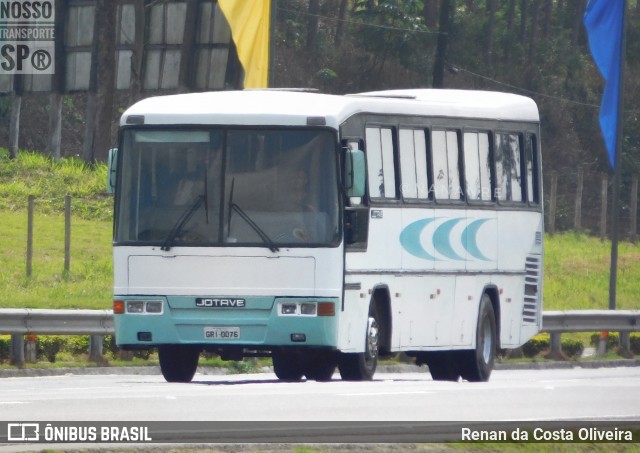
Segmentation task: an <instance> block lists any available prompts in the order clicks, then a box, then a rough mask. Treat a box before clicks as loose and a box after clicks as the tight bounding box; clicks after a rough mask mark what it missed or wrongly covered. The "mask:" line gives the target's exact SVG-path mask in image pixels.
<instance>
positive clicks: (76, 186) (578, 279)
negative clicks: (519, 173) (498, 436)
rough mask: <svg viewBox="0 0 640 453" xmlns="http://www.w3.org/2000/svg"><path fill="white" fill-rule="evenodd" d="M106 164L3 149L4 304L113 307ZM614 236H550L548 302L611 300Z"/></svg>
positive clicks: (636, 249) (627, 291)
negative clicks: (29, 267)
mask: <svg viewBox="0 0 640 453" xmlns="http://www.w3.org/2000/svg"><path fill="white" fill-rule="evenodd" d="M106 171H107V169H106V167H105V166H104V165H99V166H97V167H93V168H88V167H86V166H85V165H84V164H82V162H80V161H78V160H75V159H65V160H62V161H60V162H52V161H51V160H49V159H48V158H46V157H44V156H42V155H40V154H36V153H20V155H19V156H18V158H17V159H15V160H9V159H8V153H7V152H6V150H2V149H0V225H2V235H0V268H1V269H2V272H1V273H0V291H2V294H3V295H4V297H3V298H1V299H0V307H1V308H22V307H28V308H94V309H102V308H110V307H111V296H112V286H113V271H112V263H111V256H112V255H111V231H112V226H111V217H112V215H113V210H112V203H113V200H112V199H111V197H108V196H105V195H104V190H105V189H104V187H105V181H106ZM30 194H34V195H36V200H37V201H36V215H35V218H34V255H33V274H32V277H31V278H30V279H27V278H26V276H25V275H26V262H25V256H26V242H27V239H26V236H27V233H26V231H27V213H26V205H27V197H28V195H30ZM66 194H70V195H71V196H72V197H73V201H72V213H73V220H72V227H71V230H72V233H71V236H72V239H71V268H70V271H69V273H68V274H66V273H65V272H63V261H64V217H63V213H62V212H63V209H64V196H65V195H66ZM609 255H610V243H609V242H601V241H600V240H599V239H597V238H593V237H589V236H587V235H582V234H575V233H564V234H558V235H556V236H553V237H547V238H546V244H545V278H544V309H545V310H570V309H606V308H608V291H609V290H608V285H609ZM618 308H620V309H640V246H638V245H634V244H630V243H621V244H620V258H619V270H618Z"/></svg>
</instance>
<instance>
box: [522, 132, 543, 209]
mask: <svg viewBox="0 0 640 453" xmlns="http://www.w3.org/2000/svg"><path fill="white" fill-rule="evenodd" d="M537 139H538V137H536V136H535V135H531V134H527V136H526V140H525V148H524V151H525V156H526V159H527V199H528V200H529V203H533V204H538V203H540V191H539V189H538V169H539V167H538V142H537Z"/></svg>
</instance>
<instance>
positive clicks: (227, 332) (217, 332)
mask: <svg viewBox="0 0 640 453" xmlns="http://www.w3.org/2000/svg"><path fill="white" fill-rule="evenodd" d="M204 338H205V339H206V340H239V339H240V327H205V328H204Z"/></svg>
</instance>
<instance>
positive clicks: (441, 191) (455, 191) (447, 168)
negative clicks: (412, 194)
mask: <svg viewBox="0 0 640 453" xmlns="http://www.w3.org/2000/svg"><path fill="white" fill-rule="evenodd" d="M431 143H432V155H433V190H434V192H435V197H436V200H460V198H461V197H462V191H461V189H460V167H459V162H458V133H457V132H456V131H433V132H432V133H431Z"/></svg>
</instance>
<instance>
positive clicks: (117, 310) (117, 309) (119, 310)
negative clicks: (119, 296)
mask: <svg viewBox="0 0 640 453" xmlns="http://www.w3.org/2000/svg"><path fill="white" fill-rule="evenodd" d="M113 314H114V315H123V314H124V300H114V301H113Z"/></svg>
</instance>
